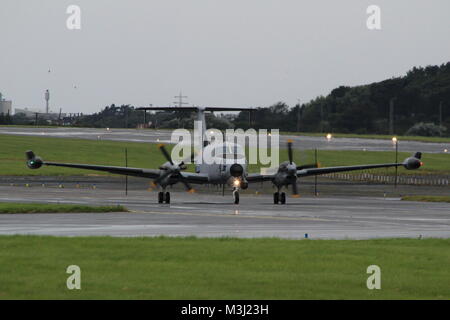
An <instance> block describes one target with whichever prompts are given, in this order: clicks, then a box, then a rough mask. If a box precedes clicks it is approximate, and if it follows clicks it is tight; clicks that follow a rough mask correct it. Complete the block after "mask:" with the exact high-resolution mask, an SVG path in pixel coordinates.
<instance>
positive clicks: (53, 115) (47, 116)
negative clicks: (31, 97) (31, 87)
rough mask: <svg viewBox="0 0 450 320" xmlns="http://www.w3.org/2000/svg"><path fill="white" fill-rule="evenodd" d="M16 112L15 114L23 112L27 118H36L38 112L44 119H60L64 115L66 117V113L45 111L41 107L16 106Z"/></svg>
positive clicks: (40, 117)
mask: <svg viewBox="0 0 450 320" xmlns="http://www.w3.org/2000/svg"><path fill="white" fill-rule="evenodd" d="M14 113H15V114H23V115H25V117H27V118H32V119H34V118H36V113H37V114H38V117H39V119H44V120H47V121H56V120H60V119H63V118H64V117H66V114H65V113H61V115H60V114H59V113H52V112H50V113H48V114H47V113H45V112H43V111H42V110H39V109H33V108H15V109H14Z"/></svg>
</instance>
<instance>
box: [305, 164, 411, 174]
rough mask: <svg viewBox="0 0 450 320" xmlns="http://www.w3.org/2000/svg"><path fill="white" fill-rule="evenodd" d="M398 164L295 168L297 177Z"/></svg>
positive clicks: (387, 166)
mask: <svg viewBox="0 0 450 320" xmlns="http://www.w3.org/2000/svg"><path fill="white" fill-rule="evenodd" d="M400 166H403V163H384V164H368V165H357V166H341V167H327V168H310V169H302V170H297V177H307V176H315V175H320V174H327V173H333V172H343V171H354V170H364V169H375V168H389V167H400Z"/></svg>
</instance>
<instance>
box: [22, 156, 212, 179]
mask: <svg viewBox="0 0 450 320" xmlns="http://www.w3.org/2000/svg"><path fill="white" fill-rule="evenodd" d="M26 155H27V166H28V167H29V168H30V169H39V168H40V167H42V166H43V165H45V166H55V167H66V168H76V169H84V170H94V171H103V172H109V173H114V174H121V175H126V176H134V177H142V178H149V179H158V178H159V177H160V176H161V175H162V174H163V173H164V170H160V169H144V168H130V167H118V166H102V165H95V164H94V165H93V164H79V163H61V162H49V161H43V160H42V159H41V158H40V157H36V155H35V154H34V153H33V152H32V151H27V153H26ZM179 174H181V175H182V177H183V178H184V181H186V182H188V183H196V184H203V183H207V182H208V176H206V175H203V174H198V173H193V172H180V173H179ZM173 179H174V180H176V179H177V177H176V176H174V177H173ZM174 182H176V181H174Z"/></svg>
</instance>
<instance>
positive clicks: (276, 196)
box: [273, 192, 280, 204]
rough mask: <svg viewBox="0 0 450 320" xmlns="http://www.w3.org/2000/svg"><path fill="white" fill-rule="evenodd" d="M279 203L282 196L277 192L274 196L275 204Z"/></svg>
mask: <svg viewBox="0 0 450 320" xmlns="http://www.w3.org/2000/svg"><path fill="white" fill-rule="evenodd" d="M279 201H280V194H279V193H278V192H275V193H274V194H273V203H274V204H278V202H279Z"/></svg>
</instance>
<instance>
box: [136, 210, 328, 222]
mask: <svg viewBox="0 0 450 320" xmlns="http://www.w3.org/2000/svg"><path fill="white" fill-rule="evenodd" d="M129 213H139V214H145V213H151V214H164V215H184V216H199V217H227V218H256V219H267V220H291V221H292V220H293V221H330V220H328V219H321V218H311V217H298V218H296V217H275V216H255V215H241V214H238V215H236V214H232V213H230V214H225V213H218V214H209V213H194V212H165V211H142V210H130V211H129Z"/></svg>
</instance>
